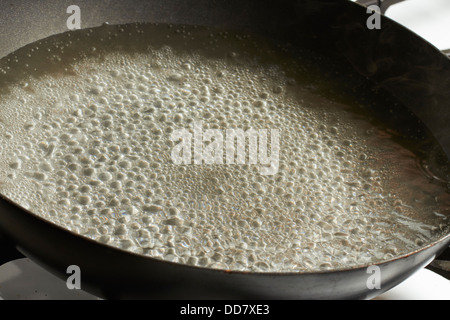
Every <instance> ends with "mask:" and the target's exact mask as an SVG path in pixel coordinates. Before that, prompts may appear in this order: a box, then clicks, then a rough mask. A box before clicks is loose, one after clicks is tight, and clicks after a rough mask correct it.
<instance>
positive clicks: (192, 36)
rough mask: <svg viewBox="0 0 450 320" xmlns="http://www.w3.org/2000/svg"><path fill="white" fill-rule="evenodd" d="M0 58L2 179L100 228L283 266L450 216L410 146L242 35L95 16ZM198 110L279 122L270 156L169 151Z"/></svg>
mask: <svg viewBox="0 0 450 320" xmlns="http://www.w3.org/2000/svg"><path fill="white" fill-rule="evenodd" d="M124 35H126V36H124ZM280 55H281V54H280ZM293 66H294V67H293ZM0 68H1V69H0V71H1V72H0V75H1V77H3V79H1V84H2V88H1V99H0V146H1V148H2V150H1V155H0V164H1V165H0V177H1V182H2V183H1V192H2V193H3V194H4V195H6V196H7V197H9V198H10V199H12V200H13V201H15V202H16V203H18V204H20V205H21V206H23V207H25V208H27V209H29V210H31V211H32V212H34V213H35V214H37V215H39V216H41V217H43V218H45V219H47V220H50V221H52V222H54V223H55V224H58V225H60V226H63V227H64V228H67V229H69V230H71V231H73V232H75V233H77V234H80V235H83V236H86V237H89V238H92V239H94V240H96V241H99V242H102V243H106V244H108V245H111V246H114V247H118V248H122V249H124V250H129V251H132V252H135V253H139V254H142V255H148V256H152V257H155V258H159V259H164V260H169V261H174V262H179V263H184V264H190V265H195V266H202V267H210V268H219V269H229V270H251V271H264V272H266V271H267V272H268V271H284V272H286V271H317V270H326V269H342V268H349V267H354V266H361V265H367V264H372V263H376V262H380V261H384V260H388V259H391V258H393V257H396V256H400V255H402V254H405V253H408V252H410V251H412V250H415V249H418V248H420V247H422V246H423V245H424V244H426V243H428V242H430V241H433V240H437V239H439V237H441V236H442V235H443V234H444V233H445V232H448V215H449V211H448V205H449V203H450V197H449V195H448V193H447V192H446V190H445V188H443V187H441V186H439V185H437V184H433V183H430V181H429V179H428V177H427V176H425V175H424V174H423V173H422V170H421V169H420V167H419V166H418V165H417V157H416V156H415V155H414V154H413V153H412V152H411V151H409V150H407V149H406V148H404V147H402V146H400V145H399V144H398V143H396V142H394V141H393V140H392V139H391V138H390V136H389V134H388V133H387V132H386V131H384V130H382V129H380V128H378V127H376V126H374V125H373V124H371V123H369V121H367V120H365V119H364V118H363V117H360V116H357V115H356V114H355V113H353V112H351V111H349V108H348V106H346V105H344V104H340V103H338V102H336V101H333V100H332V99H328V98H326V97H325V96H323V95H321V94H320V93H319V91H318V90H316V88H315V87H314V86H315V85H314V84H311V85H308V86H305V84H304V81H302V79H305V77H306V76H305V74H304V73H305V71H304V70H305V69H304V68H302V65H301V64H300V63H299V62H298V61H297V60H295V61H294V60H292V61H287V60H282V59H281V58H280V59H279V53H278V52H277V51H276V50H273V49H272V48H271V47H270V46H269V45H268V44H266V43H264V42H263V41H260V40H257V39H256V38H253V37H252V36H249V35H232V34H230V33H227V32H223V31H221V32H217V31H211V30H204V29H201V28H187V27H176V26H173V27H172V26H147V25H131V26H117V27H114V26H109V27H101V28H98V29H92V30H89V31H83V32H82V33H69V34H64V35H60V36H57V37H54V38H53V40H44V41H41V42H40V43H37V44H33V45H31V46H28V47H26V48H25V49H23V50H22V51H21V52H20V53H19V54H17V55H10V56H9V57H7V58H6V59H4V60H3V64H2V65H0ZM199 121H201V123H202V126H203V130H206V129H222V130H226V129H231V128H235V129H243V130H247V129H249V128H253V129H256V130H259V129H278V130H279V132H280V137H279V141H280V148H279V166H278V170H277V172H276V173H275V174H273V175H263V174H261V172H260V170H259V169H260V165H259V164H250V163H249V162H248V161H247V162H246V163H245V164H226V163H224V164H205V163H203V164H195V163H192V164H175V163H174V162H173V160H172V157H171V155H172V151H173V149H174V147H175V145H176V144H177V142H176V141H172V139H171V134H172V133H173V132H174V131H175V130H178V129H187V130H189V131H190V132H192V131H193V128H194V124H195V123H197V122H199ZM224 132H225V131H224ZM268 143H270V139H269V141H268ZM246 150H247V151H248V147H247V149H246ZM269 150H270V149H269Z"/></svg>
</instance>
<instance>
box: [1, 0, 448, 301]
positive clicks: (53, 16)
mask: <svg viewBox="0 0 450 320" xmlns="http://www.w3.org/2000/svg"><path fill="white" fill-rule="evenodd" d="M71 4H72V2H71V1H57V2H55V1H51V0H48V1H44V0H42V1H32V2H30V1H17V0H16V1H12V0H11V1H2V2H1V8H0V9H1V10H0V30H1V32H0V43H2V47H1V48H0V50H1V51H0V56H4V55H6V54H8V53H10V52H12V51H13V50H16V49H18V48H20V47H22V46H24V45H26V44H28V43H31V42H34V41H36V40H38V39H42V38H45V37H47V36H50V35H53V34H56V33H60V32H65V31H67V27H66V20H67V18H68V16H69V15H68V14H67V12H66V9H67V7H68V6H69V5H71ZM77 5H78V6H79V7H80V9H81V14H82V27H83V28H87V27H94V26H98V25H101V24H102V23H104V22H109V23H111V24H117V23H128V22H137V21H141V22H168V23H183V24H197V25H209V26H215V27H222V28H231V29H237V30H248V31H255V32H260V33H262V34H264V35H266V36H267V37H269V38H273V39H276V40H280V41H284V40H289V41H290V42H291V43H292V45H293V46H302V47H304V48H309V49H311V50H315V51H316V52H317V54H318V57H320V56H321V55H322V56H326V57H327V60H328V61H332V62H333V63H331V64H326V65H324V67H326V68H336V71H339V72H340V73H341V76H342V79H343V80H347V81H348V84H349V85H350V84H351V83H361V82H367V83H368V86H369V87H370V83H374V84H376V86H375V85H374V87H373V89H374V90H375V89H376V90H379V91H383V92H386V93H388V94H391V95H392V97H393V98H395V99H398V101H400V102H401V103H403V104H404V105H405V106H407V107H408V108H410V110H412V111H413V112H414V113H415V114H416V115H417V116H418V117H419V118H420V119H421V120H422V121H423V123H424V124H425V125H426V127H425V130H429V131H431V132H432V133H433V134H434V136H435V137H436V139H437V140H438V141H439V142H440V144H441V146H442V147H443V149H444V152H445V153H447V155H450V126H449V125H448V124H449V123H450V121H449V120H450V112H449V102H450V96H449V92H450V90H448V88H449V87H450V62H449V61H448V60H447V58H446V57H445V56H444V55H442V54H441V53H440V52H439V51H438V50H437V49H435V48H434V47H432V46H431V45H429V44H428V43H426V42H425V41H423V40H422V39H420V38H418V37H417V36H415V35H414V34H412V33H411V32H409V31H407V30H406V29H404V28H402V27H401V26H399V25H397V24H396V23H393V22H392V21H390V20H389V19H387V18H383V19H382V22H381V23H382V28H381V29H380V30H368V29H367V28H366V20H367V17H368V15H367V13H366V10H365V8H363V7H360V6H359V5H356V4H354V3H351V2H348V1H342V2H341V1H336V0H320V1H312V0H298V1H287V0H286V1H272V2H265V1H251V0H248V1H247V0H239V1H210V0H205V1H199V0H190V1H185V0H183V1H176V0H171V1H167V0H155V1H153V0H151V1H137V0H135V1H119V0H114V1H113V0H111V1H86V0H83V1H77ZM374 65H375V68H374V67H373V66H374ZM369 66H370V68H369ZM368 80H371V81H368ZM372 80H373V82H372ZM379 111H380V112H384V111H383V110H379ZM405 119H406V120H407V119H409V118H408V117H407V116H406V115H405V114H395V113H394V115H393V117H392V119H390V120H391V121H392V122H393V124H397V125H399V127H402V128H403V129H404V130H409V129H408V127H409V126H408V125H405V123H403V122H404V121H405ZM420 136H421V134H418V137H417V139H420V138H421V137H420ZM0 229H1V231H3V232H4V233H5V234H7V235H8V236H9V237H11V238H12V239H14V240H15V241H16V242H17V243H18V245H19V247H20V249H21V250H22V251H23V252H24V253H25V254H26V255H27V256H29V257H31V258H32V259H35V260H36V261H37V262H39V263H41V264H42V265H44V266H45V267H46V268H48V269H49V270H51V271H53V272H55V273H56V274H58V275H60V276H61V277H65V276H67V275H66V268H67V266H69V265H72V264H75V265H78V266H79V267H80V268H81V271H82V285H83V289H86V290H88V291H91V292H93V293H95V294H98V295H100V296H103V297H107V298H189V299H192V298H273V299H287V298H294V299H324V298H327V299H335V298H371V297H374V296H376V295H379V294H381V293H382V292H384V291H386V290H388V289H390V288H391V287H393V286H395V285H397V284H398V283H400V282H401V281H403V280H404V279H406V278H407V277H408V276H409V275H411V274H412V273H413V272H414V271H416V270H418V269H419V268H421V267H423V266H425V265H426V264H427V263H429V262H430V261H431V260H432V259H433V258H434V257H435V256H436V255H437V254H438V253H439V252H441V251H442V250H443V249H445V248H446V247H448V244H449V242H450V237H449V236H446V237H444V238H442V239H441V240H440V241H438V242H436V243H430V244H429V245H428V246H427V247H426V248H424V249H423V250H420V251H418V252H412V253H411V254H410V255H407V256H405V257H401V258H398V259H396V260H393V261H390V262H387V263H383V264H380V265H379V267H380V275H381V289H380V290H376V289H374V290H371V289H369V288H368V287H367V279H368V276H369V275H370V274H368V273H367V268H365V267H362V268H358V269H353V270H344V271H335V272H325V273H311V274H298V273H297V274H296V273H292V274H264V273H261V274H256V273H242V272H223V271H218V270H208V269H202V268H195V267H188V266H182V265H178V264H174V263H170V262H162V261H157V260H154V259H152V258H148V257H143V256H139V255H134V254H131V253H128V252H125V251H121V250H118V249H114V248H110V247H107V246H105V245H102V244H99V243H96V242H93V241H90V240H87V239H85V238H82V237H79V236H77V235H75V234H72V233H70V232H67V231H65V230H63V229H61V228H59V227H56V226H54V225H52V224H50V223H48V222H46V221H44V220H42V219H40V218H38V217H36V216H34V215H33V214H30V213H28V212H26V211H24V210H21V209H20V208H18V207H16V206H15V205H13V204H11V203H10V202H8V201H7V200H1V201H0Z"/></svg>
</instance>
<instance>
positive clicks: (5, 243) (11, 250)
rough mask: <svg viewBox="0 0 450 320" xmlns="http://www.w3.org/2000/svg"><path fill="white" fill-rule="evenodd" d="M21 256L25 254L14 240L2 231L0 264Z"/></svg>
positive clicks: (0, 237) (0, 233) (0, 235)
mask: <svg viewBox="0 0 450 320" xmlns="http://www.w3.org/2000/svg"><path fill="white" fill-rule="evenodd" d="M21 258H25V256H24V255H23V254H22V253H20V251H19V250H17V248H16V246H15V244H14V242H13V241H12V240H11V239H9V238H8V237H7V236H6V235H4V234H3V233H2V232H1V231H0V266H1V265H3V264H5V263H7V262H10V261H13V260H16V259H21Z"/></svg>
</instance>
